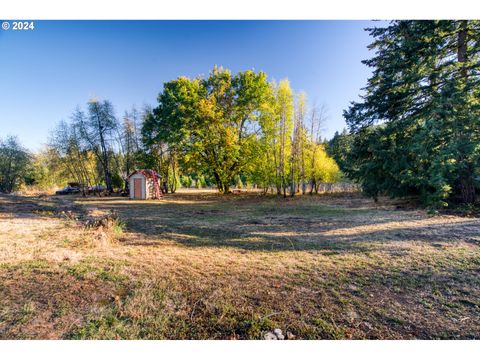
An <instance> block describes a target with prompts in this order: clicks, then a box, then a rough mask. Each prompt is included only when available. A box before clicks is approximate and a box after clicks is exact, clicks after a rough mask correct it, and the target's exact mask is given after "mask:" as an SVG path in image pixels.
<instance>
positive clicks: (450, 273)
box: [0, 191, 480, 339]
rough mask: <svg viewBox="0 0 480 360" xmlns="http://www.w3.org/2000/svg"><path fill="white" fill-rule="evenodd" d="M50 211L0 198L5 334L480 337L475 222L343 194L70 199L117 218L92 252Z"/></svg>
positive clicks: (80, 232)
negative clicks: (119, 222) (111, 235)
mask: <svg viewBox="0 0 480 360" xmlns="http://www.w3.org/2000/svg"><path fill="white" fill-rule="evenodd" d="M12 199H13V200H12ZM12 201H13V204H12ZM59 201H61V200H58V199H57V198H52V199H50V198H48V199H43V200H41V199H34V198H11V197H0V263H1V265H0V308H1V309H2V310H1V312H0V337H2V338H147V339H148V338H156V339H163V338H170V339H180V338H191V339H205V338H214V339H224V338H232V339H238V338H239V339H245V338H253V339H256V338H261V337H262V333H263V332H265V331H270V330H273V329H274V328H281V329H282V331H283V332H284V333H286V332H287V331H289V332H291V333H292V334H294V335H295V336H296V338H297V339H324V338H335V339H336V338H356V339H357V338H381V339H384V338H395V339H403V338H407V339H408V338H479V337H480V318H479V317H478V310H479V308H480V302H479V300H478V299H479V298H480V280H479V272H480V251H479V244H480V220H479V219H478V218H462V217H455V216H439V217H429V216H427V215H426V213H425V212H423V211H421V210H408V211H407V210H398V209H396V208H397V207H398V204H395V203H392V202H389V201H387V200H382V201H381V202H379V203H378V204H374V203H373V202H372V201H371V200H369V199H365V198H363V197H361V196H359V195H355V194H349V195H348V196H341V195H336V196H330V195H329V196H327V195H325V196H303V197H297V198H293V199H292V198H288V199H282V198H277V197H273V196H266V197H263V196H260V195H259V194H243V193H242V194H238V195H232V196H223V197H222V196H219V195H217V194H215V193H214V192H209V191H201V192H197V191H189V192H181V193H179V194H175V195H168V196H166V197H165V199H164V200H161V201H155V200H152V201H132V200H128V199H125V198H94V197H92V198H87V199H82V198H78V199H76V202H77V204H80V205H81V208H82V209H86V210H89V211H90V213H91V214H92V213H98V214H103V213H105V212H106V211H109V210H115V211H117V212H118V213H119V214H120V218H121V219H123V220H124V221H125V229H123V231H121V229H120V230H118V231H117V232H116V238H117V242H113V243H111V242H110V243H108V244H104V243H100V242H98V241H95V235H96V233H95V231H93V230H89V229H84V228H83V227H81V226H79V225H78V224H77V223H76V222H74V221H71V220H65V219H62V218H59V217H58V216H56V215H55V214H58V211H57V212H56V211H55V209H56V208H57V207H59V206H66V204H67V203H68V200H63V201H61V202H59ZM38 207H40V208H41V209H39V208H38ZM74 208H75V207H74ZM42 209H43V210H42ZM48 209H51V210H50V211H51V212H49V210H48ZM75 209H76V210H78V207H77V208H75Z"/></svg>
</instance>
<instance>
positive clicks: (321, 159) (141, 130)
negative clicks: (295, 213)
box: [2, 67, 342, 196]
mask: <svg viewBox="0 0 480 360" xmlns="http://www.w3.org/2000/svg"><path fill="white" fill-rule="evenodd" d="M324 117H325V110H324V108H318V107H316V106H311V107H309V106H308V104H307V98H306V94H304V93H299V94H295V93H294V92H293V90H292V89H291V87H290V84H289V82H288V80H282V81H280V82H279V83H278V84H277V83H275V82H273V81H268V80H267V75H266V74H265V73H263V72H254V71H251V70H247V71H244V72H239V73H237V74H232V73H231V72H230V71H229V70H228V69H223V68H220V67H215V68H214V69H213V70H212V71H211V72H210V74H209V75H208V77H206V78H202V77H197V78H193V79H190V78H187V77H179V78H177V79H175V80H172V81H169V82H167V83H165V84H164V86H163V90H162V91H161V92H160V94H159V95H158V104H157V106H156V107H154V108H150V107H145V108H144V109H142V110H140V111H139V110H137V109H136V108H132V110H131V111H127V112H125V114H124V115H123V117H122V119H121V120H119V119H118V118H117V116H116V115H115V111H114V108H113V105H112V104H111V102H109V101H108V100H103V101H100V100H97V99H92V100H90V101H89V102H88V103H87V104H86V106H85V107H84V108H80V107H78V108H77V109H75V110H74V111H73V113H72V115H71V117H70V119H69V120H68V121H60V122H59V123H58V124H57V126H56V127H55V128H54V129H53V130H52V131H51V134H50V138H49V140H48V145H47V147H46V148H45V149H43V150H42V151H40V152H39V153H37V154H28V153H27V152H24V153H25V154H26V159H27V160H26V161H27V163H29V170H28V171H27V172H28V173H29V174H30V179H29V181H28V183H30V184H35V185H38V186H40V187H49V186H53V185H55V184H62V183H63V184H65V183H66V182H76V183H78V184H81V186H82V191H83V192H84V193H86V192H87V190H88V188H90V187H92V186H94V185H97V184H104V185H105V187H106V190H107V191H108V192H113V191H114V190H115V189H124V190H127V189H128V181H127V179H128V175H129V174H131V173H132V171H133V170H135V169H140V168H150V169H154V170H156V171H157V172H158V173H159V174H160V175H161V176H162V187H163V189H164V191H166V192H175V191H176V189H177V188H178V187H179V186H185V187H190V186H192V184H193V183H195V186H196V187H206V186H216V188H217V189H218V191H219V192H221V193H229V192H230V189H231V187H232V186H236V187H243V186H246V185H250V186H254V187H258V188H261V189H263V191H264V192H265V193H266V192H268V191H271V192H275V193H277V194H282V195H283V196H294V195H295V194H297V193H300V192H301V193H303V194H305V193H306V192H307V191H308V192H309V193H314V192H318V186H319V184H320V183H322V182H335V181H337V180H339V179H340V177H341V176H342V175H341V172H340V170H339V168H338V166H337V164H336V163H335V161H334V160H333V159H332V158H331V157H330V156H329V155H328V154H327V152H326V148H325V144H324V142H322V140H321V129H322V122H323V120H324ZM17 145H18V144H17ZM18 146H20V145H18ZM22 151H23V150H22ZM25 165H26V163H25ZM20 179H21V177H20V178H19V181H17V183H16V186H11V187H10V188H8V189H6V188H5V190H8V191H12V190H13V189H14V188H16V187H18V186H17V185H19V184H20ZM24 179H26V178H24ZM2 191H3V190H2Z"/></svg>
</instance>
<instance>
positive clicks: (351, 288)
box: [348, 284, 358, 291]
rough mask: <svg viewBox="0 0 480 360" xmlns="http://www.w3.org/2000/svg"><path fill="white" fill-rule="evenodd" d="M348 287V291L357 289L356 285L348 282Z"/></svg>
mask: <svg viewBox="0 0 480 360" xmlns="http://www.w3.org/2000/svg"><path fill="white" fill-rule="evenodd" d="M348 289H349V290H350V291H358V286H356V285H353V284H350V285H348Z"/></svg>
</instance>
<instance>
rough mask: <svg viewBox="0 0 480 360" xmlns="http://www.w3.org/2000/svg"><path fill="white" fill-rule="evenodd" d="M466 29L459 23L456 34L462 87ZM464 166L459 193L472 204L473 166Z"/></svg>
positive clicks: (462, 155) (462, 158) (462, 138)
mask: <svg viewBox="0 0 480 360" xmlns="http://www.w3.org/2000/svg"><path fill="white" fill-rule="evenodd" d="M467 28H468V21H467V20H462V21H461V22H460V29H459V31H458V34H457V61H458V62H459V63H461V64H462V67H461V69H460V77H461V81H462V82H463V85H466V82H467V80H468V71H467V68H466V66H465V63H466V62H467V44H468V38H467V35H468V33H467ZM461 125H463V124H461ZM459 137H460V138H459V140H458V141H459V142H460V143H467V142H468V140H469V139H467V136H466V134H465V132H464V129H462V131H460V134H459ZM458 155H459V163H465V162H468V160H467V159H466V154H465V153H464V152H463V151H459V154H458ZM466 165H467V166H466V171H462V172H461V174H460V179H459V182H460V192H461V196H462V201H463V202H464V203H467V204H473V203H474V202H475V200H476V194H475V182H474V168H473V166H469V164H466Z"/></svg>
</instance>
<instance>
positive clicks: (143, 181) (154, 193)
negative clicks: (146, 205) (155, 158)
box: [128, 169, 162, 200]
mask: <svg viewBox="0 0 480 360" xmlns="http://www.w3.org/2000/svg"><path fill="white" fill-rule="evenodd" d="M128 188H129V191H130V194H129V195H130V199H142V200H145V199H160V198H161V197H162V190H161V189H160V175H159V174H158V173H157V172H155V171H153V170H145V169H143V170H137V171H135V172H133V173H132V174H131V175H130V176H129V177H128Z"/></svg>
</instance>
